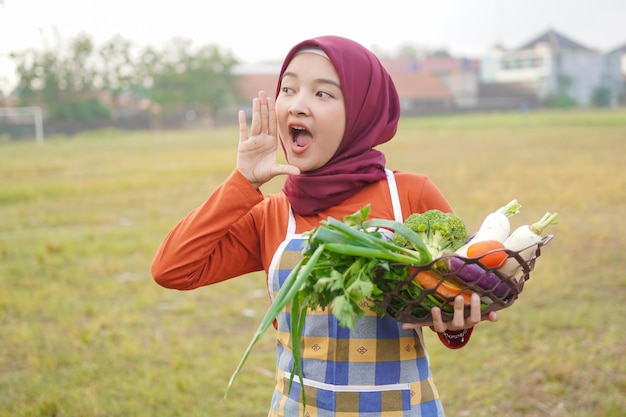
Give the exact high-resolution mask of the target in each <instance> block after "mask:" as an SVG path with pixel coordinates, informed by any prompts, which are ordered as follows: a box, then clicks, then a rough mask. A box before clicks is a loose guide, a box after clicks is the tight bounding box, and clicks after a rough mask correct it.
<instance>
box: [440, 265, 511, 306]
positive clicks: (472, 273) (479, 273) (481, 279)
mask: <svg viewBox="0 0 626 417" xmlns="http://www.w3.org/2000/svg"><path fill="white" fill-rule="evenodd" d="M448 267H449V272H450V273H451V274H454V275H455V276H456V277H457V278H458V279H459V280H461V281H462V282H465V283H466V284H470V285H475V286H476V287H479V288H481V289H483V290H485V291H489V292H491V293H493V294H494V295H495V296H497V297H500V298H503V297H506V296H508V295H509V293H510V292H511V286H510V285H509V284H507V283H506V282H504V281H502V279H501V278H500V277H499V276H498V275H497V274H496V273H495V272H493V271H489V270H485V269H484V268H483V267H482V266H480V264H478V263H467V262H466V260H464V259H462V258H460V257H458V256H451V257H450V258H448Z"/></svg>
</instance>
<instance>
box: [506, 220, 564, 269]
mask: <svg viewBox="0 0 626 417" xmlns="http://www.w3.org/2000/svg"><path fill="white" fill-rule="evenodd" d="M558 217H559V214H558V213H550V212H547V213H546V214H544V215H543V217H542V218H541V219H540V220H539V221H538V222H536V223H533V224H530V225H528V224H526V225H523V226H520V227H518V228H517V229H515V230H514V231H513V233H511V235H510V236H509V237H508V238H507V239H506V240H505V241H504V247H505V248H506V249H508V250H511V251H514V252H518V254H519V256H520V258H522V259H523V260H524V261H528V260H529V259H530V258H531V256H532V255H533V253H534V252H535V251H536V250H537V246H538V245H539V243H541V241H542V240H543V236H542V233H543V231H544V230H545V229H546V227H548V226H550V225H551V224H557V223H558V222H557V220H558ZM519 266H520V263H519V261H518V260H517V259H516V258H515V257H510V258H508V259H507V260H506V262H505V263H504V265H502V266H501V267H500V268H499V270H500V272H501V273H502V274H503V275H507V276H509V275H512V274H513V273H515V272H516V270H517V268H519Z"/></svg>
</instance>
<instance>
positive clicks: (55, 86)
mask: <svg viewBox="0 0 626 417" xmlns="http://www.w3.org/2000/svg"><path fill="white" fill-rule="evenodd" d="M63 52H66V54H67V55H63ZM93 52H94V45H93V42H92V40H91V38H90V37H88V36H86V35H80V36H78V37H77V38H76V39H74V40H73V41H72V42H71V43H70V45H69V47H68V48H67V49H66V48H63V47H62V46H59V47H57V48H56V49H48V50H45V51H36V50H26V51H23V52H20V53H13V54H12V55H11V56H12V58H13V60H14V61H15V62H16V67H17V73H18V76H19V81H18V87H17V89H16V93H17V94H18V96H19V97H20V101H21V104H22V105H41V104H43V105H45V106H46V108H47V114H48V118H50V119H61V120H71V119H73V120H96V119H102V118H107V117H108V116H109V111H108V109H107V107H106V106H105V105H104V104H103V103H102V102H101V101H100V100H99V98H98V95H97V90H96V89H95V86H94V79H95V78H96V70H95V68H94V66H93V62H92V58H93Z"/></svg>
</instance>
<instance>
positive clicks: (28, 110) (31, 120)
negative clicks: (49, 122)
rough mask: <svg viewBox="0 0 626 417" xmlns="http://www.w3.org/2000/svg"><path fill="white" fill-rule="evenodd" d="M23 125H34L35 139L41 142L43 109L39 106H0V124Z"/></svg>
mask: <svg viewBox="0 0 626 417" xmlns="http://www.w3.org/2000/svg"><path fill="white" fill-rule="evenodd" d="M3 124H6V125H25V124H32V125H34V126H35V140H36V141H37V143H43V111H42V110H41V107H0V126H1V125H3Z"/></svg>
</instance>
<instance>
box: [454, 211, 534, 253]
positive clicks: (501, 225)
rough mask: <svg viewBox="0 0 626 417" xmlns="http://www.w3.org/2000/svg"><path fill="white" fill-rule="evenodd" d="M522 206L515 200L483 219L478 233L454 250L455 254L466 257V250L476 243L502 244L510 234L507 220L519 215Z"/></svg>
mask: <svg viewBox="0 0 626 417" xmlns="http://www.w3.org/2000/svg"><path fill="white" fill-rule="evenodd" d="M521 207H522V205H521V204H520V203H519V201H517V200H516V199H513V200H511V201H509V202H508V203H507V204H505V205H504V206H502V207H500V208H498V209H497V210H494V211H493V212H491V213H489V214H488V215H487V216H485V218H484V219H483V222H482V224H481V225H480V227H479V228H478V231H477V232H476V233H474V235H473V236H471V238H470V240H469V241H468V242H467V243H466V244H465V245H463V246H461V247H460V248H458V249H457V250H456V253H457V254H458V255H461V256H466V255H467V249H468V248H469V247H470V246H471V245H473V244H475V243H477V242H483V241H486V240H497V241H499V242H504V241H505V240H506V238H507V237H509V233H510V232H511V223H510V221H509V218H510V217H511V216H513V215H514V214H517V213H519V210H520V208H521Z"/></svg>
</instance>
